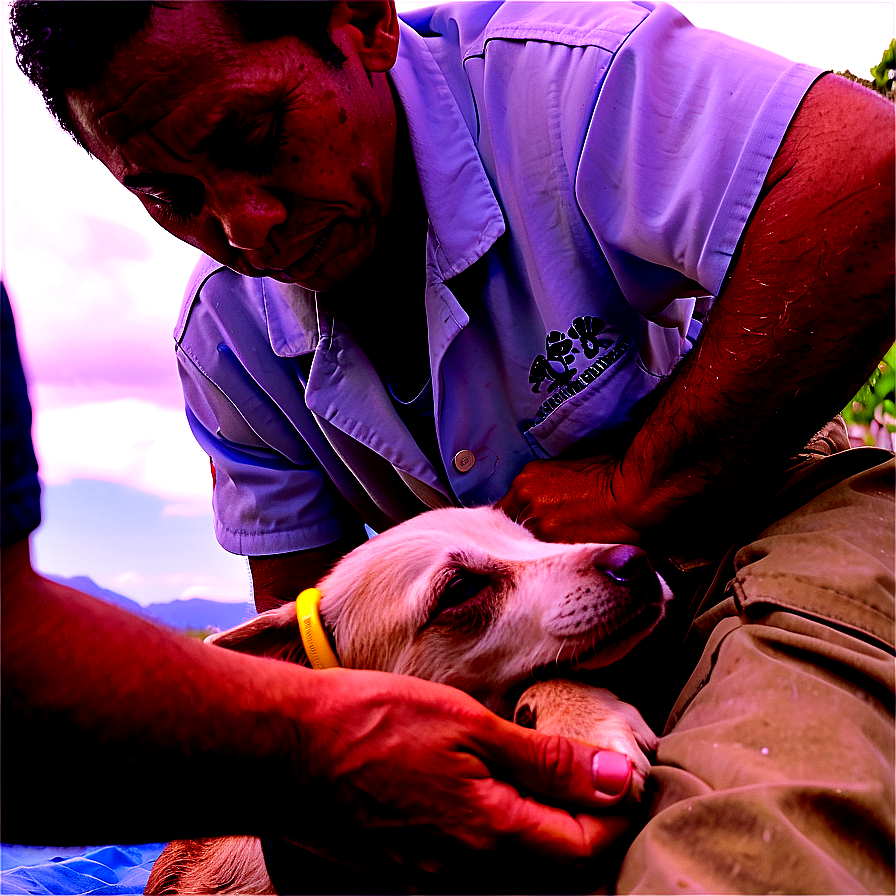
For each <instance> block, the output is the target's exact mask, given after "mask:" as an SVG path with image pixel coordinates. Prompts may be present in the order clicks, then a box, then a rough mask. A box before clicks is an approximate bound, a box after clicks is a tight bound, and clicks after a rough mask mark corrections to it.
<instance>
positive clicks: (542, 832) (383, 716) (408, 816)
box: [296, 669, 631, 872]
mask: <svg viewBox="0 0 896 896" xmlns="http://www.w3.org/2000/svg"><path fill="white" fill-rule="evenodd" d="M314 674H315V676H317V677H318V678H319V680H320V685H319V688H320V690H319V696H320V697H321V699H317V698H315V699H314V701H313V711H312V713H311V714H310V716H309V717H307V718H306V719H305V720H304V721H303V724H302V730H301V732H300V735H301V737H302V739H303V741H304V743H305V744H306V748H305V750H304V752H305V755H304V756H303V757H302V763H303V765H304V766H305V768H306V769H307V770H308V771H309V772H310V774H311V776H312V779H313V780H312V785H313V784H314V783H315V781H316V782H320V783H322V785H323V786H322V788H321V791H320V792H321V798H320V800H319V805H317V806H314V809H313V812H312V813H311V814H312V816H313V817H314V818H315V821H316V825H315V829H314V831H313V832H312V833H313V834H314V837H313V841H314V842H313V843H309V842H308V838H307V836H305V835H304V834H301V835H300V836H298V837H296V840H297V842H304V843H306V844H308V845H309V846H311V848H313V850H314V851H315V852H318V853H323V854H325V855H327V857H329V858H335V859H337V860H342V861H345V862H347V863H350V864H355V865H356V866H357V865H364V864H365V861H366V860H369V858H370V856H371V855H372V854H386V856H387V857H388V860H390V861H393V862H396V863H398V864H400V865H403V866H405V867H409V868H412V869H422V870H424V871H426V872H437V871H441V870H442V869H444V868H446V867H450V866H452V865H455V864H456V863H457V862H463V861H467V862H469V861H470V860H471V856H474V855H475V856H476V857H477V859H476V860H477V861H478V858H480V857H481V856H482V855H483V854H484V853H487V852H494V853H495V857H496V858H497V859H498V860H500V861H503V863H504V867H507V868H510V867H511V866H512V865H513V864H514V863H512V862H511V863H508V861H507V859H508V857H509V856H513V855H516V856H518V857H519V856H524V857H525V865H523V866H521V867H524V868H529V869H531V870H532V871H533V872H534V871H535V869H536V868H537V866H539V859H540V860H541V864H545V863H550V862H561V863H565V864H576V863H583V862H586V861H588V860H591V859H594V858H595V857H597V856H599V855H600V854H601V853H602V852H603V851H604V850H606V849H607V848H608V847H609V846H611V845H612V844H613V843H615V842H616V841H617V840H618V839H619V838H620V837H621V835H622V834H623V833H624V832H625V831H626V829H627V827H628V819H627V818H626V817H624V815H622V814H610V813H607V812H603V814H601V813H602V810H607V809H608V808H609V807H612V806H614V805H616V804H617V803H619V802H620V801H621V800H622V799H623V798H624V797H625V796H626V794H627V793H628V790H629V786H630V783H631V766H630V763H629V760H628V758H627V757H624V756H621V755H620V754H618V753H610V752H606V751H598V750H597V748H595V747H589V746H587V745H585V744H583V743H580V742H577V741H572V740H568V739H565V738H562V737H558V736H547V735H542V734H539V733H538V732H536V731H532V730H529V729H525V728H521V727H518V726H515V725H513V724H512V723H510V722H507V721H504V720H503V719H500V718H499V717H498V716H496V715H494V714H493V713H491V712H489V711H488V710H486V709H485V708H484V707H483V706H482V705H481V704H479V703H477V702H476V701H475V700H474V699H473V698H472V697H469V696H467V695H466V694H464V693H462V692H460V691H458V690H455V689H454V688H450V687H447V686H444V685H438V684H433V683H432V682H427V681H422V680H420V679H416V678H412V677H409V676H395V675H387V674H383V673H378V672H358V671H351V670H346V669H334V670H326V671H321V672H315V673H314ZM303 802H304V801H303ZM308 811H309V810H306V811H305V813H304V814H305V815H306V817H307V816H308ZM346 818H348V819H349V822H350V824H349V825H348V827H347V826H346ZM331 821H332V823H334V824H335V825H337V826H338V827H339V829H340V832H341V834H342V837H341V838H333V837H332V836H330V835H329V834H328V831H327V828H328V827H329V824H330V823H331ZM433 835H435V836H433ZM340 841H341V842H343V843H344V844H346V845H347V846H348V847H349V848H348V850H347V851H345V850H342V852H341V854H340V848H339V843H340ZM334 845H335V848H334ZM459 850H460V851H462V852H463V854H464V855H463V856H461V857H458V855H457V854H458V851H459ZM470 850H473V851H474V852H473V853H471V852H470ZM367 864H370V862H369V861H367ZM374 864H375V863H374ZM377 870H382V864H380V866H379V868H378V869H377ZM456 870H457V869H455V871H456Z"/></svg>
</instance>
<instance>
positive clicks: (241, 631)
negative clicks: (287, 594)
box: [205, 602, 311, 666]
mask: <svg viewBox="0 0 896 896" xmlns="http://www.w3.org/2000/svg"><path fill="white" fill-rule="evenodd" d="M205 640H206V643H208V644H215V645H217V646H218V647H226V648H228V649H229V650H237V651H239V652H240V653H251V654H252V655H253V656H270V657H274V658H275V659H278V660H286V661H287V662H290V663H298V664H299V665H301V666H310V665H311V663H310V662H309V661H308V656H307V654H306V653H305V647H304V645H303V644H302V636H301V635H300V634H299V620H298V617H297V616H296V605H295V604H294V603H292V602H289V603H286V604H283V606H282V607H277V608H276V609H274V610H267V611H266V612H264V613H259V615H258V616H256V617H255V618H254V619H250V620H249V621H248V622H243V623H242V624H241V625H237V626H234V627H233V628H229V629H227V631H226V632H217V633H216V634H214V635H209V636H208V637H207V638H206V639H205Z"/></svg>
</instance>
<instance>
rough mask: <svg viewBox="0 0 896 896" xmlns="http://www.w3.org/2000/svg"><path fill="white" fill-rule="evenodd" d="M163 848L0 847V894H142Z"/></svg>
mask: <svg viewBox="0 0 896 896" xmlns="http://www.w3.org/2000/svg"><path fill="white" fill-rule="evenodd" d="M164 848H165V844H164V843H144V844H142V845H139V846H74V847H66V846H63V847H49V846H39V847H38V846H13V845H11V844H6V843H4V844H2V845H0V893H2V894H7V893H9V894H13V893H29V894H39V896H43V894H66V896H80V894H83V893H94V894H96V896H101V894H116V896H130V894H137V893H142V892H143V888H144V887H145V886H146V879H147V878H148V877H149V872H150V870H151V869H152V866H153V862H155V860H156V859H157V858H158V857H159V853H160V852H161V851H162V850H163V849H164Z"/></svg>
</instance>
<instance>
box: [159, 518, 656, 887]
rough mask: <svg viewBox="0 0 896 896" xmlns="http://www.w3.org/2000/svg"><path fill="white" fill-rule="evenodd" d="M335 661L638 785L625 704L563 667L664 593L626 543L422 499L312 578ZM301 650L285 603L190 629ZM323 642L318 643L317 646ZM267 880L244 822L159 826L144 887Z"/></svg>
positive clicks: (652, 742)
mask: <svg viewBox="0 0 896 896" xmlns="http://www.w3.org/2000/svg"><path fill="white" fill-rule="evenodd" d="M318 590H319V591H320V593H321V594H322V598H321V600H320V605H319V615H320V619H321V621H322V623H323V628H324V630H325V632H326V635H327V639H328V640H329V641H330V642H331V644H332V645H333V646H334V647H335V653H336V655H337V656H338V661H339V663H340V665H342V666H344V667H348V668H354V669H376V670H380V671H385V672H396V673H400V674H404V675H415V676H418V677H420V678H426V679H429V680H431V681H436V682H442V683H443V684H448V685H452V686H454V687H456V688H459V689H460V690H463V691H466V692H467V693H468V694H470V695H471V696H473V697H475V698H476V699H477V700H479V701H480V702H481V703H483V704H484V705H485V706H486V707H488V708H489V709H491V710H493V711H494V712H495V713H497V714H498V715H500V716H503V717H504V718H513V719H514V720H515V721H516V722H517V723H518V724H521V725H523V726H525V727H530V728H536V729H538V730H543V731H547V732H548V733H557V734H564V735H566V736H570V737H575V738H578V739H580V740H583V741H585V742H587V743H590V744H593V745H595V746H599V747H601V748H602V749H609V750H614V751H616V752H620V753H623V754H625V755H627V756H629V758H630V759H631V760H632V788H631V797H630V798H631V799H636V800H637V799H640V797H641V794H642V793H643V790H644V785H645V781H646V779H647V776H648V774H649V772H650V761H649V758H648V757H649V754H651V753H652V752H653V751H654V750H655V749H656V745H657V738H656V736H655V735H654V733H653V732H652V731H651V730H650V728H649V727H648V726H647V724H646V723H645V722H644V720H643V719H642V718H641V715H640V713H639V712H638V711H637V710H636V709H635V708H634V707H632V706H629V705H627V704H625V703H622V702H621V701H619V700H618V699H617V698H616V697H615V696H614V695H613V694H611V693H610V692H609V691H606V690H604V689H601V688H595V687H591V686H590V685H587V684H584V683H582V682H578V681H574V680H570V679H571V677H574V675H575V674H576V672H577V671H578V670H595V669H600V668H602V667H605V666H608V665H610V664H611V663H614V662H616V661H617V660H619V659H621V658H622V657H623V656H625V655H626V654H627V653H629V651H630V650H631V649H632V648H633V647H634V646H635V645H636V644H637V643H639V642H640V641H641V640H643V639H644V638H645V637H646V636H647V635H648V634H649V633H650V632H651V631H653V629H654V628H655V627H656V626H657V624H658V623H659V621H660V620H661V619H662V618H663V616H664V614H665V612H666V605H667V603H668V601H669V600H670V599H671V596H672V595H671V593H670V590H669V588H668V586H667V585H666V583H665V582H664V581H663V580H662V579H661V578H660V577H659V576H658V575H657V573H656V572H655V571H654V569H653V567H652V566H651V564H650V562H649V560H648V558H647V555H646V554H645V553H644V551H642V550H640V549H639V548H637V547H634V546H631V545H607V544H549V543H545V542H541V541H538V540H537V539H536V538H535V537H534V536H533V535H532V534H531V533H530V532H529V531H528V530H527V529H526V528H525V527H524V526H522V525H520V524H518V523H516V522H513V521H512V520H510V519H509V518H508V517H507V516H506V515H505V514H504V513H502V512H501V511H500V510H497V509H495V508H490V507H480V508H470V509H459V508H449V509H443V510H433V511H429V512H427V513H424V514H421V515H420V516H418V517H415V518H414V519H411V520H409V521H407V522H405V523H402V524H401V525H399V526H396V527H394V528H392V529H389V530H387V531H385V532H383V533H381V534H379V535H377V536H376V537H375V538H372V539H371V540H370V541H368V542H366V543H364V544H362V545H361V546H360V547H358V548H356V549H355V550H354V551H352V552H351V553H349V554H348V555H346V556H345V557H344V558H343V559H342V560H340V561H339V563H337V564H336V566H335V567H334V568H333V569H332V571H331V572H329V573H328V575H327V576H326V577H325V578H324V579H323V580H322V581H321V582H320V583H319V586H318ZM206 640H207V641H208V642H210V643H212V644H215V645H218V646H219V647H225V648H229V649H232V650H239V651H242V652H245V653H251V654H256V655H262V656H273V657H277V658H279V659H282V660H286V661H290V662H295V663H301V664H304V665H310V664H311V663H310V661H309V658H308V655H307V652H306V649H305V647H304V644H303V640H302V637H301V634H300V631H299V620H298V617H297V614H296V607H295V605H294V604H292V603H289V604H285V605H284V606H282V607H279V608H277V609H274V610H269V611H267V612H265V613H261V614H260V615H258V616H257V617H255V618H254V619H251V620H249V621H248V622H245V623H243V624H242V625H238V626H236V627H235V628H232V629H229V630H228V631H225V632H221V633H218V634H214V635H211V636H210V637H209V638H207V639H206ZM325 649H326V648H325ZM187 892H192V893H200V892H201V893H237V892H239V893H272V894H273V893H276V890H275V889H274V887H273V885H272V884H271V881H270V878H269V877H268V876H267V874H266V871H265V863H264V857H263V855H262V849H261V845H260V842H259V841H258V840H257V838H253V837H222V838H210V839H206V840H193V841H174V842H172V843H171V844H169V845H168V847H166V849H165V850H164V851H163V853H162V855H161V856H160V857H159V859H158V860H157V862H156V864H155V866H154V867H153V870H152V873H151V875H150V878H149V880H148V882H147V887H146V890H145V893H147V894H167V893H187Z"/></svg>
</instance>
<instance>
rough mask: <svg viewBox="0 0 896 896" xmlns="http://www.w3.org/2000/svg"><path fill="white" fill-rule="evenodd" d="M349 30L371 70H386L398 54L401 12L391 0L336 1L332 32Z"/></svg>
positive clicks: (331, 23)
mask: <svg viewBox="0 0 896 896" xmlns="http://www.w3.org/2000/svg"><path fill="white" fill-rule="evenodd" d="M343 26H344V27H347V28H348V29H350V31H349V37H350V39H351V40H352V43H353V44H354V45H355V49H356V50H357V52H358V55H359V57H360V58H361V61H362V62H363V63H364V67H365V68H366V69H367V71H369V72H387V71H389V69H390V68H392V66H393V65H395V59H396V57H397V56H398V14H397V12H396V11H395V3H394V2H391V0H360V2H357V3H351V2H340V3H334V4H333V15H332V16H331V18H330V29H331V32H335V31H336V30H337V29H338V28H340V27H343Z"/></svg>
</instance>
